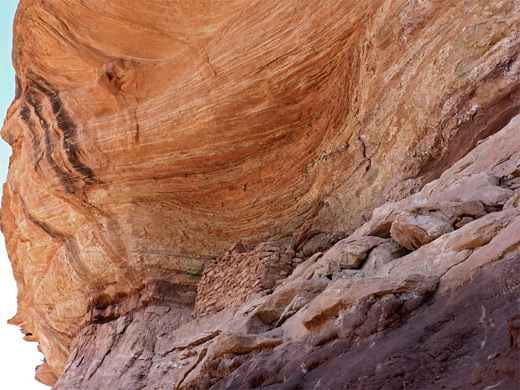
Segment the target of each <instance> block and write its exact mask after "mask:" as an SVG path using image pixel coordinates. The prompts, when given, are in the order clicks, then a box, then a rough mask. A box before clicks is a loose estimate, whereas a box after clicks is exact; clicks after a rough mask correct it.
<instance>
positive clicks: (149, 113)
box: [1, 0, 520, 389]
mask: <svg viewBox="0 0 520 390" xmlns="http://www.w3.org/2000/svg"><path fill="white" fill-rule="evenodd" d="M519 21H520V3H519V2H518V1H516V0H502V1H480V0H475V1H466V0H455V1H450V2H447V1H433V0H425V1H404V0H397V1H386V0H374V1H354V0H334V1H326V2H325V1H315V0H287V1H282V2H280V1H271V0H267V1H258V2H254V1H253V2H252V1H250V0H233V1H225V2H222V1H217V0H196V1H195V0H189V1H188V0H186V1H184V0H183V1H177V2H175V4H173V3H172V2H167V1H162V0H150V1H138V0H115V1H110V2H106V1H101V0H92V1H88V2H76V1H71V0H63V1H61V0H60V1H57V0H45V1H43V0H21V1H20V5H19V9H18V13H17V16H16V20H15V26H14V33H15V39H14V52H13V60H14V65H15V68H16V72H17V79H16V84H17V93H16V98H15V100H14V102H13V104H12V106H11V107H10V109H9V111H8V114H7V118H6V120H5V123H4V126H3V128H2V137H3V138H4V139H5V140H6V141H7V142H9V144H10V145H11V146H12V148H13V157H12V158H11V161H10V168H9V176H8V179H7V182H6V184H5V186H4V197H3V199H2V216H1V221H2V231H3V233H4V235H5V237H6V241H7V249H8V253H9V256H10V259H11V262H12V264H13V271H14V274H15V278H16V280H17V284H18V289H19V295H18V304H19V309H18V313H17V315H16V316H15V317H14V318H13V319H12V320H11V323H13V324H16V325H18V326H20V327H21V328H22V331H23V332H24V333H25V334H26V339H27V340H29V341H38V342H39V346H40V348H41V350H42V351H43V353H44V354H45V356H46V359H47V360H46V363H45V364H44V365H42V366H40V367H39V368H38V377H39V378H40V379H41V380H42V381H44V382H46V383H52V382H53V381H54V380H55V379H57V378H59V377H60V376H61V379H60V381H59V382H58V385H57V388H63V389H65V388H84V389H88V388H92V389H94V388H98V387H99V386H100V383H104V385H106V383H110V384H111V385H113V386H115V387H118V386H123V387H125V388H128V389H132V388H140V389H141V388H153V386H160V385H161V384H162V383H164V384H165V386H166V384H168V386H171V384H172V383H173V384H175V386H178V387H189V386H194V387H196V386H203V387H204V386H206V387H207V386H210V385H215V386H228V385H229V386H234V384H233V383H235V382H234V381H235V380H236V379H233V378H234V377H233V375H234V374H233V372H234V371H235V370H236V369H237V368H238V367H240V366H242V365H243V366H244V367H251V366H247V365H246V361H248V360H250V361H252V362H253V361H254V359H253V357H254V356H256V354H259V353H264V354H267V353H271V352H266V351H274V350H276V351H278V350H285V348H286V346H287V345H288V343H289V342H292V343H296V342H300V341H301V342H307V341H308V340H311V339H312V338H313V337H317V335H318V334H321V333H322V330H323V329H325V328H327V327H329V326H330V327H333V325H331V324H332V323H335V321H337V319H338V318H340V317H342V316H343V315H344V313H346V312H347V311H348V310H354V309H352V308H356V307H358V308H360V309H359V310H357V309H356V310H357V311H360V312H363V310H365V309H366V310H367V311H366V313H368V314H366V313H365V314H366V315H367V316H368V317H369V318H372V317H371V316H375V317H374V318H376V317H377V316H379V315H380V314H378V313H380V312H381V313H384V314H382V316H383V317H382V318H383V319H382V320H381V321H379V320H378V321H379V322H378V323H380V324H382V325H380V326H379V325H378V327H376V328H374V326H372V325H367V328H366V330H363V331H360V332H361V333H360V335H359V337H361V339H362V338H363V337H376V338H377V337H378V335H381V332H386V329H393V328H392V327H393V326H395V324H398V325H399V324H401V323H403V324H404V323H406V321H408V319H409V318H411V317H410V316H412V317H413V316H414V315H416V314H414V313H416V312H417V313H420V312H421V310H422V309H421V308H422V307H423V306H422V305H423V302H424V301H428V300H431V299H433V300H434V301H435V299H437V298H436V296H437V295H439V297H438V299H439V300H440V299H441V298H440V297H441V294H448V293H449V291H451V290H452V289H453V288H456V286H458V285H459V284H460V283H463V282H464V281H466V280H467V279H468V278H469V277H470V275H471V274H472V272H481V273H482V275H485V272H488V271H486V269H487V268H488V267H487V265H488V264H491V263H493V262H495V261H499V260H501V259H506V258H509V257H510V256H513V255H514V253H515V252H516V251H517V250H518V246H519V244H518V231H519V222H518V207H519V197H518V189H519V186H520V182H519V177H520V174H519V172H520V169H519V166H518V152H517V151H518V150H520V145H519V144H518V142H519V138H520V137H519V136H518V134H519V125H518V122H519V119H518V116H517V114H518V113H519V111H520V96H519V94H520V82H519V72H520V71H519V68H520V60H519V58H520V56H519V54H520V53H519V52H520V38H519V37H520V31H519V30H520V25H519V23H520V22H519ZM512 118H515V119H513V120H512V121H511V123H510V124H509V125H508V123H509V122H510V120H511V119H512ZM495 133H497V136H492V135H493V134H495ZM489 136H492V137H491V138H489V139H487V140H486V141H485V142H484V143H482V144H481V145H480V146H478V147H476V146H477V144H478V143H479V142H481V141H482V140H484V139H486V138H487V137H489ZM475 147H476V148H475ZM470 151H472V152H471V153H470V154H469V155H467V156H466V157H465V158H463V157H464V156H465V155H466V154H468V152H470ZM454 164H455V165H454ZM450 167H452V168H451V169H448V168H450ZM439 177H440V180H434V179H437V178H439ZM432 180H433V181H432ZM426 183H429V184H426ZM425 184H426V186H424V185H425ZM423 186H424V188H423ZM421 188H422V190H421V191H420V192H418V191H419V190H420V189H421ZM412 193H414V195H411V196H409V197H407V196H408V195H410V194H412ZM376 207H378V208H377V209H375V208H376ZM374 209H375V211H374ZM373 211H374V212H373ZM372 212H373V214H372ZM360 225H362V226H361V227H360ZM267 240H270V241H276V242H278V244H277V245H278V247H279V248H282V247H284V248H288V249H284V251H282V252H283V253H284V255H283V256H282V255H277V256H274V257H273V259H274V260H276V263H277V262H278V260H281V259H282V257H283V258H284V259H285V260H287V259H286V257H287V258H291V257H292V254H291V255H289V253H291V251H292V250H294V251H295V252H296V253H295V254H294V257H293V258H292V260H291V264H290V268H293V266H295V265H296V264H299V265H298V267H297V268H296V269H295V271H294V272H293V274H292V275H291V276H290V277H289V278H288V279H286V280H285V281H284V282H283V283H282V284H281V285H278V287H276V286H277V283H276V282H277V281H278V280H279V279H280V277H282V276H283V275H281V273H280V272H278V271H280V270H277V271H276V272H274V275H273V276H274V277H273V278H266V277H265V276H266V273H265V269H264V271H261V272H260V274H261V275H263V276H261V277H260V279H262V280H268V281H269V283H268V284H269V286H268V287H265V286H264V287H265V288H264V287H262V288H261V289H260V290H259V291H258V293H259V295H258V296H254V294H253V296H251V293H254V291H248V292H247V291H245V290H246V289H245V288H244V289H243V290H241V289H240V288H239V287H237V288H235V287H236V282H237V281H236V280H234V281H233V283H231V280H229V281H226V280H225V279H224V280H221V282H222V283H223V284H222V286H225V285H227V286H234V287H233V289H232V291H233V296H232V297H231V298H229V300H228V301H227V302H221V301H220V300H221V299H223V298H222V297H224V296H225V294H223V292H224V290H225V288H223V289H222V290H219V288H218V286H217V284H218V283H219V281H218V280H214V281H211V276H210V275H209V272H210V271H211V269H212V264H216V263H217V262H214V259H215V258H218V257H221V256H222V254H223V253H224V251H225V250H226V249H227V248H229V247H230V246H231V245H232V244H233V243H235V242H243V243H244V244H245V246H246V248H245V251H246V252H249V251H252V250H254V248H255V247H256V246H257V244H258V243H259V242H262V241H267ZM262 245H267V244H262ZM329 247H332V248H329ZM291 248H292V249H291ZM319 251H321V252H323V254H322V255H320V254H318V252H319ZM409 252H411V253H409ZM273 253H274V252H273ZM280 253H281V252H280ZM236 258H237V259H238V260H239V261H241V260H244V259H242V258H240V256H239V255H237V256H236ZM513 258H515V259H516V257H513ZM231 260H232V261H234V260H236V259H235V257H233V256H231ZM257 260H259V259H257ZM285 260H284V261H285ZM303 260H305V261H303ZM244 261H245V260H244ZM284 261H282V263H283V262H284ZM219 264H220V266H219V267H220V268H218V269H216V271H219V275H220V276H219V278H222V277H223V275H224V274H223V273H222V272H221V269H225V268H226V262H225V261H221V262H220V263H219ZM277 264H278V263H277ZM288 264H289V260H287V265H288ZM215 267H216V266H214V267H213V268H215ZM497 267H498V268H497V269H503V268H500V267H502V266H498V265H497ZM282 268H284V267H282ZM286 268H289V267H286ZM203 269H206V270H207V271H204V272H207V273H206V275H204V274H203V273H202V270H203ZM231 269H232V268H230V271H231ZM285 271H288V269H287V270H285V269H284V272H285ZM497 272H498V271H497ZM500 272H501V271H500ZM201 273H202V280H203V281H205V282H203V284H201V285H200V286H199V289H200V291H205V290H204V289H205V286H206V287H209V286H211V285H213V286H215V288H216V291H217V292H218V293H215V296H214V297H212V298H211V299H216V300H217V301H216V302H215V303H214V304H213V305H210V304H209V303H210V301H211V299H210V298H208V299H206V298H204V293H202V294H201V295H200V297H199V302H200V303H199V304H197V303H195V297H194V296H193V294H194V291H195V287H194V286H195V284H196V283H197V281H199V280H200V277H201ZM228 275H229V277H235V276H236V275H233V273H232V272H230V273H229V274H228ZM253 279H254V280H253ZM257 280H258V278H256V276H255V277H253V278H252V279H251V280H247V281H246V282H243V284H244V286H245V285H247V286H248V287H250V286H251V285H254V283H256V281H257ZM239 282H241V281H239ZM250 282H251V283H250ZM204 283H206V284H204ZM468 283H469V282H468ZM467 286H470V287H468V288H473V287H472V286H474V285H473V284H471V283H469V284H467ZM497 288H498V287H497ZM273 289H274V291H271V290H273ZM435 289H438V290H435ZM206 290H207V291H209V288H207V289H206ZM207 291H206V292H207ZM511 291H513V287H511ZM181 292H182V294H181ZM150 294H151V295H150ZM244 294H246V295H245V296H244ZM247 294H249V295H247ZM266 294H271V295H269V296H266ZM504 294H506V293H504ZM205 295H206V296H209V294H205ZM506 295H507V294H506ZM443 296H444V295H443ZM496 296H497V297H498V296H499V295H496ZM508 297H509V298H508ZM188 298H189V299H188ZM490 299H491V298H490ZM497 299H499V298H497ZM500 299H502V298H500ZM503 299H505V300H508V299H510V295H507V297H506V298H503ZM250 301H251V302H250ZM246 302H248V303H247V305H246V304H245V303H246ZM362 302H365V303H362ZM217 303H218V304H217ZM193 305H195V307H196V309H195V313H194V314H195V316H200V315H202V314H205V316H203V317H201V318H198V319H191V318H190V315H191V311H190V310H192V306H193ZM363 305H364V306H363ZM497 305H498V304H497ZM372 307H375V308H376V309H373V310H374V311H373V313H375V314H370V313H372V312H371V311H370V310H372V309H371V308H372ZM401 307H403V308H404V307H406V309H403V311H402V312H401V311H400V310H401ZM497 307H498V306H497ZM362 308H364V309H362ZM220 309H223V310H222V311H218V310H220ZM356 310H355V311H356ZM396 310H397V311H399V313H400V314H396ZM454 310H455V309H454ZM177 311H178V315H177V314H175V313H177ZM189 313H190V314H189ZM403 313H406V314H403ZM206 314H207V315H206ZM396 315H397V317H398V318H397V317H396ZM417 315H418V314H417ZM497 315H498V314H497ZM504 315H505V314H504ZM163 317H164V318H169V319H170V320H171V321H170V322H171V324H172V325H171V327H170V328H168V330H167V331H166V330H165V331H162V330H161V327H162V325H161V324H162V323H160V322H157V321H159V318H163ZM377 318H379V317H377ZM161 321H162V320H161ZM360 321H361V320H360ZM363 321H364V320H363ZM370 321H372V320H370ZM370 321H368V323H369V324H371V323H372V322H373V321H372V322H370ZM374 321H375V320H374ZM425 321H426V320H425ZM147 323H149V324H148V325H145V324H147ZM356 323H357V322H356ZM363 323H364V322H363ZM513 323H515V324H516V322H514V321H513ZM183 324H184V325H183ZM360 324H361V323H360ZM352 326H354V325H352ZM355 326H358V325H355ZM359 326H361V325H359ZM512 326H513V325H512ZM514 326H516V325H514ZM514 326H513V327H514ZM140 327H148V328H147V330H146V331H144V330H143V332H144V333H142V334H143V335H145V336H143V337H144V339H139V337H138V335H139V328H140ZM379 327H380V328H381V329H379ZM143 329H144V328H143ZM363 329H365V328H363ZM374 329H375V330H374ZM500 329H502V328H500ZM497 332H498V330H497ZM514 332H515V331H513V333H514ZM477 333H478V332H477ZM356 334H357V333H356ZM208 335H209V336H208ZM208 337H209V338H208ZM330 337H332V336H330ZM342 337H343V336H342ZM356 337H358V336H356ZM89 339H90V340H91V342H89ZM361 339H359V340H361ZM93 340H97V344H99V346H100V347H99V348H98V349H94V350H90V348H91V347H93V342H92V341H93ZM164 340H168V342H167V343H170V342H171V343H172V344H171V345H170V344H168V345H169V346H168V347H164V348H166V349H164V350H162V349H161V348H163V346H162V345H163V344H162V343H163V342H166V341H164ZM190 340H191V341H190ZM331 340H332V339H331ZM181 341H182V342H185V344H183V345H184V347H182V348H181V347H180V345H181V344H182V343H181ZM176 343H177V344H176ZM179 343H181V344H179ZM186 343H187V344H186ZM101 346H103V348H102V347H101ZM224 346H229V353H228V354H227V355H225V356H220V355H219V354H218V351H217V350H218V348H223V349H224V350H226V349H225V348H228V347H224ZM132 348H134V349H132ZM112 350H114V351H115V350H117V351H118V352H117V353H111V352H110V351H112ZM159 350H161V351H164V356H163V355H161V354H160V353H158V352H157V351H159ZM262 351H264V352H262ZM286 351H290V349H286ZM329 352H330V351H329ZM287 353H289V354H290V353H292V352H287ZM330 353H331V356H334V353H332V352H330ZM396 353H397V352H396ZM399 353H401V352H399ZM120 355H121V356H123V355H124V356H126V357H127V358H129V359H130V360H128V361H127V360H125V361H124V362H123V361H120V362H118V360H117V359H118V358H117V356H120ZM228 355H229V356H228ZM132 356H133V358H130V357H132ZM132 359H133V360H132ZM251 359H253V360H251ZM67 361H68V363H67ZM295 361H297V359H296V360H295ZM170 363H171V364H177V366H176V367H174V366H169V364H170ZM251 364H253V363H251ZM157 365H162V366H161V367H162V368H158V367H159V366H157ZM311 366H312V365H311ZM111 367H112V368H111ZM291 367H292V366H291ZM305 367H307V366H305ZM314 368H315V367H313V368H312V369H314ZM244 369H245V368H244ZM312 369H311V371H312ZM114 370H116V372H117V373H118V376H117V378H116V377H115V376H114V377H112V378H110V373H111V372H112V374H113V372H115V371H114ZM298 370H300V371H301V370H307V371H309V369H308V368H305V369H303V368H301V367H300V368H298ZM412 371H413V370H412ZM301 372H302V374H299V375H304V376H305V374H306V373H305V372H303V371H301ZM62 374H63V375H62ZM291 375H292V374H291ZM80 377H81V378H82V379H81V381H80V380H79V378H80ZM288 377H289V376H287V378H288ZM220 378H224V379H222V380H220ZM230 378H231V379H230ZM243 378H245V376H243ZM259 378H260V377H259ZM354 379H355V378H353V379H352V381H354ZM358 379H359V378H358ZM358 379H355V380H356V381H357V382H356V381H354V382H352V383H358V384H360V383H362V382H359V381H358ZM294 380H295V381H296V379H294ZM349 380H350V379H349ZM507 380H509V379H507ZM507 380H506V382H504V383H509V382H507ZM103 381H105V382H106V381H108V382H106V383H105V382H103ZM219 383H220V384H219ZM255 383H257V384H262V383H264V381H263V380H261V378H260V379H258V378H257V379H255V380H254V381H252V382H251V383H250V384H249V385H250V386H254V385H255ZM367 383H368V382H367ZM413 383H419V382H413ZM421 383H422V382H421ZM249 385H248V386H249ZM74 386H76V387H74ZM78 386H80V387H78ZM96 386H97V387H96ZM132 386H135V387H132ZM287 386H289V385H287ZM360 386H361V385H360ZM367 386H368V384H367Z"/></svg>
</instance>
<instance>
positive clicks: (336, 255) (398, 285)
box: [55, 116, 520, 390]
mask: <svg viewBox="0 0 520 390" xmlns="http://www.w3.org/2000/svg"><path fill="white" fill-rule="evenodd" d="M519 134H520V116H517V117H516V118H515V119H514V120H513V121H512V122H511V124H509V125H508V126H506V127H505V128H504V129H503V130H502V131H500V132H499V133H498V134H496V135H495V136H493V137H491V138H489V139H488V140H486V141H485V142H484V143H483V144H481V145H480V146H478V147H477V148H476V149H475V150H474V151H473V152H471V153H470V154H469V155H468V156H466V157H465V158H464V159H462V160H461V161H459V162H458V163H457V164H455V165H454V167H453V168H451V169H449V170H448V171H446V172H445V173H444V174H443V175H442V176H441V178H440V179H438V180H435V181H433V182H431V183H430V184H428V185H427V186H426V187H425V188H424V189H423V190H422V191H420V192H418V193H417V194H414V195H412V196H409V197H407V198H405V199H403V200H402V201H400V202H394V203H388V204H386V205H384V206H383V207H381V208H379V209H377V210H376V212H375V213H374V217H373V218H372V220H371V221H369V222H367V223H366V224H364V225H363V226H361V227H360V228H359V229H357V230H356V231H355V232H354V234H353V235H352V236H350V237H348V238H346V239H344V240H341V241H339V242H338V243H337V244H336V245H334V246H333V247H332V248H330V249H329V250H327V251H326V252H324V253H322V252H318V253H316V254H314V255H313V256H311V257H309V258H308V259H306V260H305V261H304V262H302V263H301V264H299V265H298V266H297V267H296V269H295V270H294V272H293V273H292V274H291V275H290V276H289V277H288V278H286V279H284V280H283V283H281V284H280V285H279V286H278V287H276V288H275V289H274V291H273V292H272V294H269V295H256V296H255V295H252V294H250V293H249V292H247V291H240V290H233V291H231V293H230V294H229V295H227V296H225V295H220V296H219V301H220V306H221V310H220V311H216V309H215V306H213V305H211V304H210V305H208V309H209V311H208V312H207V313H204V314H206V315H204V316H202V317H200V318H196V319H192V320H189V319H188V318H187V317H183V316H182V314H183V312H182V311H181V310H179V309H177V307H178V303H173V302H172V301H167V300H160V299H159V300H157V301H155V302H153V303H152V304H151V305H137V307H138V309H137V310H136V311H133V312H132V313H131V314H123V313H122V315H120V316H117V317H116V318H108V319H106V320H105V321H100V322H94V321H91V322H90V323H89V325H87V326H85V327H84V328H83V330H82V331H81V332H80V333H79V334H78V336H77V337H76V340H75V344H77V348H76V349H75V351H74V353H73V354H72V355H71V357H70V358H69V363H68V366H67V368H66V370H65V372H64V374H63V376H62V377H61V378H60V380H59V381H58V383H57V385H56V387H55V389H57V390H61V389H63V390H65V389H102V388H107V387H110V388H122V389H123V388H124V389H130V390H133V389H136V390H137V389H155V388H161V387H165V388H174V389H177V388H178V389H206V388H212V389H225V388H227V389H253V388H267V389H316V388H322V389H342V388H346V389H373V390H376V389H402V388H412V389H441V388H445V389H470V388H471V389H473V388H475V389H484V388H499V389H513V388H515V386H517V385H518V383H519V381H520V311H519V306H518V303H519V297H520V273H519V272H518V269H519V267H520V234H519V232H520V137H518V135H519ZM477 206H479V207H480V208H478V207H477ZM475 209H479V210H483V211H482V212H481V213H480V214H477V213H470V212H469V211H468V210H475ZM418 210H422V212H423V213H425V214H426V213H429V214H428V216H429V218H424V219H421V218H416V219H409V220H404V219H402V218H401V219H400V218H399V217H400V216H402V215H403V213H408V214H410V215H415V213H417V212H418ZM426 210H427V211H426ZM408 214H407V215H408ZM464 218H467V219H466V220H465V222H466V223H465V224H464V225H463V226H461V225H460V220H461V219H464ZM436 219H439V220H443V221H448V220H451V221H452V222H451V224H450V226H451V230H450V231H447V232H445V233H444V234H441V235H439V236H438V237H435V238H432V239H431V240H428V242H423V245H421V246H420V247H419V248H418V249H414V250H412V251H406V250H405V249H404V248H403V247H401V246H400V245H399V244H397V242H396V241H394V240H396V239H397V241H398V242H402V241H404V242H411V241H413V237H416V231H417V230H419V229H421V231H424V232H427V231H430V229H429V227H430V226H432V225H433V226H437V224H436V223H433V224H432V220H436ZM394 225H398V226H400V229H399V230H397V229H395V228H394ZM385 226H390V227H389V228H385ZM374 231H377V232H378V235H371V234H372V233H371V232H374ZM396 231H399V234H397V233H394V232H396ZM388 234H390V235H391V238H382V237H380V236H386V235H388ZM267 245H269V246H271V247H273V246H274V245H273V244H272V243H267V244H264V245H263V246H267ZM259 247H260V248H261V247H262V246H259ZM233 255H234V256H235V257H236V256H241V257H242V263H243V262H244V260H245V259H249V260H250V261H253V260H251V259H255V258H258V248H257V250H253V251H251V252H249V253H240V254H238V252H237V251H236V250H235V251H230V252H229V253H228V254H227V257H228V258H229V257H231V256H233ZM349 259H356V261H355V262H353V261H347V260H349ZM354 263H355V264H354ZM236 269H237V265H236V263H233V262H229V261H221V262H220V266H219V271H220V274H219V281H220V283H223V284H226V283H236V282H237V280H239V279H238V278H237V274H236V272H235V270H236ZM253 269H254V268H253ZM213 280H214V270H213V269H211V268H207V269H206V270H204V272H203V274H202V282H206V284H205V286H208V285H209V286H210V285H211V284H209V282H211V281H213ZM253 290H254V289H253ZM199 291H200V292H205V290H204V289H199ZM204 298H205V296H204V295H202V299H201V301H199V302H198V312H199V313H200V312H203V310H202V308H203V307H204V303H205V302H207V301H205V299H204ZM197 299H199V297H197ZM177 301H178V298H177ZM237 302H245V303H243V304H241V305H238V304H237ZM108 311H110V310H108ZM215 311H216V312H215ZM166 324H167V325H166ZM143 331H144V332H145V333H144V334H143Z"/></svg>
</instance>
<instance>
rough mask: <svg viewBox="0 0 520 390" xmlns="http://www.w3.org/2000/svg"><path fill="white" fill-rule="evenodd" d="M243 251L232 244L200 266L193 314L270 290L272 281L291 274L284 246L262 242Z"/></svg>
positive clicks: (237, 303)
mask: <svg viewBox="0 0 520 390" xmlns="http://www.w3.org/2000/svg"><path fill="white" fill-rule="evenodd" d="M244 251H245V248H244V246H243V245H240V244H238V245H234V246H233V247H232V248H231V249H230V250H229V251H228V252H227V253H226V254H225V255H224V256H223V257H221V258H219V259H217V260H216V261H215V262H213V263H211V264H210V265H208V266H207V267H206V268H205V269H204V272H203V273H202V276H201V278H200V280H199V281H198V283H197V299H196V301H195V308H194V309H193V316H194V317H200V316H202V315H206V314H210V313H214V312H216V311H220V310H222V309H225V308H227V307H233V306H240V305H241V304H244V303H246V302H247V301H248V300H251V299H255V298H256V299H258V298H260V297H262V296H263V295H265V294H266V293H272V292H273V289H274V287H275V286H276V283H277V282H278V281H280V280H282V279H285V278H287V276H289V275H290V274H291V273H292V270H293V263H292V258H293V256H294V251H293V250H292V249H291V248H290V247H288V246H287V245H283V244H282V245H280V244H279V243H275V242H265V243H261V244H259V245H257V247H256V248H255V249H254V250H253V251H251V252H246V253H243V252H244Z"/></svg>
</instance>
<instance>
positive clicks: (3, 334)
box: [0, 0, 49, 390]
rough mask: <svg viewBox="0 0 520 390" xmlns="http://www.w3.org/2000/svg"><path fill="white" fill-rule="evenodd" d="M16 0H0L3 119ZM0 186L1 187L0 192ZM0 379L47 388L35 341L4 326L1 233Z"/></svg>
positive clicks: (1, 166) (8, 308)
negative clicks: (38, 373)
mask: <svg viewBox="0 0 520 390" xmlns="http://www.w3.org/2000/svg"><path fill="white" fill-rule="evenodd" d="M17 4H18V0H0V117H1V119H2V123H3V118H5V114H6V112H7V108H8V107H9V105H10V104H11V101H12V100H13V98H14V85H15V82H14V70H13V67H12V64H11V43H12V39H13V33H12V27H13V18H14V13H15V10H16V6H17ZM10 155H11V147H10V146H9V145H8V144H6V143H5V142H4V141H0V182H1V183H4V182H5V177H6V175H7V167H8V164H9V156H10ZM1 193H2V186H0V195H1ZM0 237H1V239H0V295H1V297H2V300H1V302H0V346H1V348H2V353H0V378H1V379H0V382H1V385H0V386H1V388H2V389H6V390H41V389H49V387H47V386H44V385H42V384H40V383H39V382H36V380H35V379H34V368H35V366H36V365H38V364H40V359H41V357H42V355H41V354H40V353H38V352H37V350H36V343H28V342H25V341H23V339H22V333H21V332H20V330H19V329H18V327H15V326H12V325H7V320H8V319H9V318H11V317H12V316H13V315H14V314H15V313H16V285H15V282H14V279H13V276H12V271H11V266H10V264H9V261H8V259H7V255H6V253H5V246H4V242H3V241H4V237H3V236H0Z"/></svg>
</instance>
